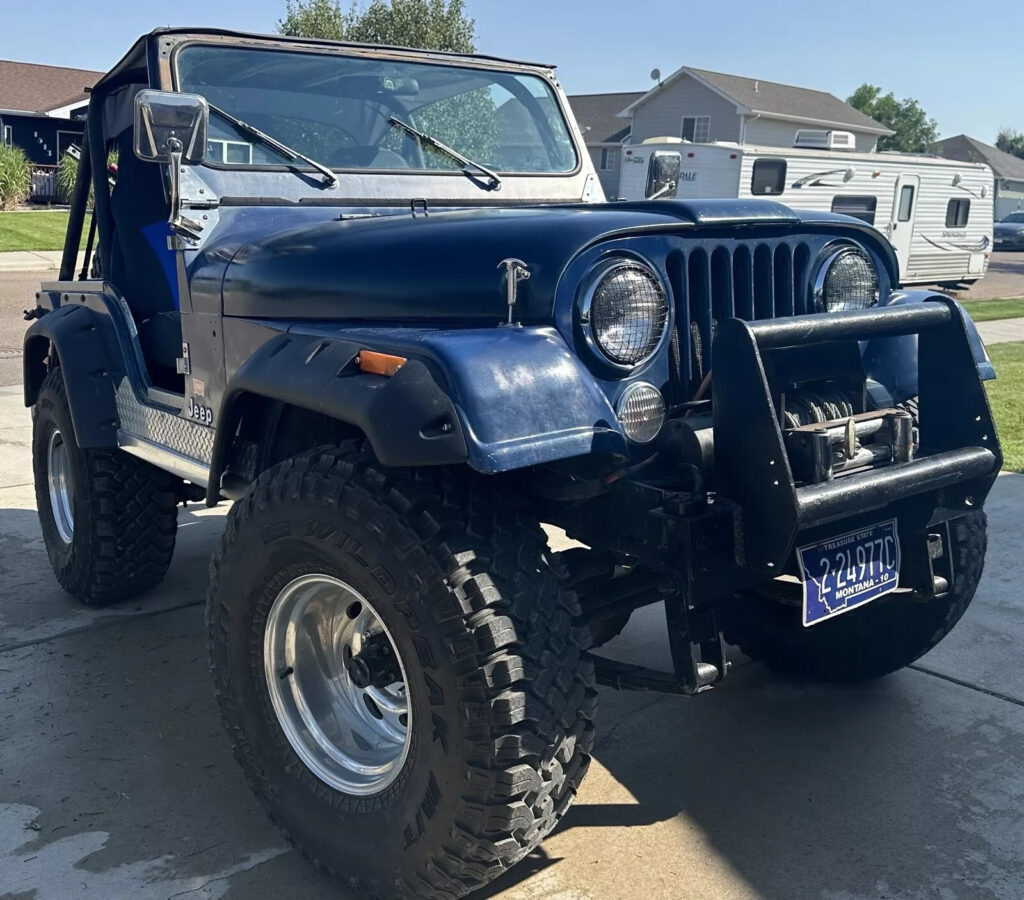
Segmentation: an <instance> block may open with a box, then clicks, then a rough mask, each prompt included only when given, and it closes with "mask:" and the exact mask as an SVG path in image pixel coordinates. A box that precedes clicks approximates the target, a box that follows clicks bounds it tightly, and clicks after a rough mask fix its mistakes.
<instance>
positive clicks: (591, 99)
mask: <svg viewBox="0 0 1024 900" xmlns="http://www.w3.org/2000/svg"><path fill="white" fill-rule="evenodd" d="M642 96H643V91H633V92H630V93H620V94H576V95H575V96H573V97H570V98H569V106H571V107H572V114H573V115H574V116H575V117H576V121H577V122H578V123H579V126H580V130H581V131H582V132H583V140H584V141H586V143H588V144H621V143H622V142H623V141H625V140H626V138H628V137H629V120H628V119H620V118H618V114H619V113H620V112H621V111H622V110H623V109H625V108H626V107H627V106H629V105H630V104H631V103H633V102H634V101H636V100H639V99H640V98H641V97H642Z"/></svg>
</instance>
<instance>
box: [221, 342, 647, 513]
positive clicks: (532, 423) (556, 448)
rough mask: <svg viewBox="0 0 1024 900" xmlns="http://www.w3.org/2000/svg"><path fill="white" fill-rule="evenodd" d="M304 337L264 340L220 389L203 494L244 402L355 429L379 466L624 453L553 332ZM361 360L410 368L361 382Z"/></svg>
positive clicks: (608, 411)
mask: <svg viewBox="0 0 1024 900" xmlns="http://www.w3.org/2000/svg"><path fill="white" fill-rule="evenodd" d="M293 328H294V326H293ZM302 329H303V330H302V331H301V332H298V331H296V330H293V331H290V332H289V333H287V334H283V335H279V336H277V337H275V338H273V339H272V340H270V341H268V342H267V343H266V344H264V345H263V346H262V347H261V348H260V349H259V350H258V351H257V352H256V353H254V354H253V356H252V357H250V358H249V359H248V360H247V361H246V362H245V363H244V364H243V366H242V367H241V368H240V369H239V370H238V372H237V373H236V375H235V376H234V377H233V378H232V379H231V381H230V382H229V384H228V388H227V392H226V394H225V399H224V404H223V407H222V411H221V414H220V416H219V424H218V426H217V436H216V438H215V441H214V449H213V462H212V466H211V472H210V485H211V486H212V485H219V484H220V479H221V476H222V475H223V473H224V469H225V468H226V465H227V460H228V455H229V453H230V450H231V444H232V442H233V439H234V435H235V433H236V430H237V427H238V422H239V419H240V417H241V416H242V415H243V411H244V398H245V396H246V395H255V396H259V397H266V398H269V399H272V400H278V401H280V402H283V403H288V404H291V405H294V406H298V407H301V408H304V409H310V410H312V411H314V412H319V413H322V414H324V415H328V416H331V417H332V418H335V419H338V420H339V421H342V422H347V423H350V424H352V425H355V426H357V427H358V428H359V429H360V430H362V431H363V433H365V434H366V437H367V439H368V440H369V441H370V444H371V446H372V447H373V450H374V453H376V455H377V457H378V459H380V461H381V463H383V464H384V465H387V466H422V465H445V464H457V463H468V464H469V465H470V466H471V467H472V468H474V469H476V470H477V471H479V472H482V473H485V474H497V473H500V472H506V471H510V470H513V469H521V468H524V467H526V466H531V465H538V464H540V463H544V462H550V461H553V460H556V459H565V458H568V457H570V456H579V455H584V454H587V453H592V452H601V451H604V452H614V453H621V454H623V455H625V454H626V453H627V452H628V449H627V444H626V438H625V435H624V433H623V432H622V427H621V426H620V425H619V423H618V420H617V418H616V416H615V414H614V411H613V410H612V407H611V403H610V402H609V400H608V398H607V397H606V396H605V394H604V393H603V391H602V390H601V388H600V386H599V385H598V384H597V383H596V382H595V380H594V378H593V376H592V375H591V374H590V373H589V372H588V371H587V369H586V368H585V367H584V366H583V364H582V363H581V362H580V361H579V360H578V359H577V358H576V357H575V356H574V355H573V354H572V353H571V352H570V350H569V348H568V347H567V346H566V344H565V342H564V341H563V340H562V338H561V336H560V335H559V334H558V332H557V331H556V330H555V329H554V328H551V327H548V326H536V327H522V328H495V327H490V328H479V329H476V328H472V329H457V330H456V329H453V330H430V331H428V330H422V329H412V328H400V329H399V328H373V327H350V328H344V327H340V328H339V327H336V326H332V325H328V324H324V325H319V326H314V325H303V326H302ZM361 349H372V350H380V351H383V352H386V353H392V354H397V355H401V356H404V357H406V358H407V359H408V360H409V362H407V363H406V364H405V365H403V366H402V367H401V368H400V369H399V370H398V372H397V373H396V374H395V375H394V376H393V377H391V378H385V377H383V376H378V375H367V374H364V373H362V372H360V370H359V368H358V365H357V363H356V362H355V360H356V357H357V355H358V354H359V351H360V350H361ZM210 498H212V499H213V500H214V501H215V499H216V498H215V497H214V495H213V488H212V487H211V493H210Z"/></svg>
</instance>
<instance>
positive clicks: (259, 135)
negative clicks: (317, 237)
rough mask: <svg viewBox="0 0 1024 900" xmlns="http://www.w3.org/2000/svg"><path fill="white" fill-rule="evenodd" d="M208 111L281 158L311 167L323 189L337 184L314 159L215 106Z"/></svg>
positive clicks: (330, 173)
mask: <svg viewBox="0 0 1024 900" xmlns="http://www.w3.org/2000/svg"><path fill="white" fill-rule="evenodd" d="M210 109H211V110H213V111H214V112H215V113H216V114H217V115H218V116H220V117H221V118H222V119H227V121H229V122H230V123H231V124H232V125H234V126H235V128H237V129H238V130H239V131H244V132H245V133H246V134H248V135H250V136H252V137H254V138H256V139H257V140H258V141H262V142H263V143H264V144H266V145H267V146H268V147H271V148H272V149H274V150H276V151H277V152H278V153H280V154H281V155H282V156H286V157H288V159H291V160H295V159H301V160H302V161H303V162H304V163H306V165H308V166H312V167H313V168H314V169H316V170H317V171H318V172H319V173H320V174H321V175H323V176H324V187H334V186H335V185H336V184H337V183H338V176H337V175H335V174H334V172H332V171H331V170H330V169H329V168H328V167H327V166H325V165H324V164H323V163H319V162H317V161H316V160H315V159H311V158H310V157H308V156H306V155H305V154H302V153H299V151H298V150H295V149H294V148H292V147H289V146H288V145H287V144H282V143H281V142H280V141H279V140H278V139H277V138H274V137H271V136H270V135H269V134H267V133H266V132H265V131H260V130H259V129H258V128H257V127H256V126H255V125H250V124H249V123H248V122H243V121H242V120H241V119H239V118H236V117H235V116H233V115H231V113H229V112H225V111H224V110H223V109H220V108H219V107H217V106H214V105H213V104H212V103H211V104H210Z"/></svg>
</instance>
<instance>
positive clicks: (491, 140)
mask: <svg viewBox="0 0 1024 900" xmlns="http://www.w3.org/2000/svg"><path fill="white" fill-rule="evenodd" d="M474 27H475V26H474V22H473V20H472V19H470V18H467V16H466V14H465V9H464V6H463V0H370V2H369V4H368V5H367V6H365V8H363V9H359V8H358V7H357V6H356V5H355V3H354V2H353V5H352V7H351V8H350V9H349V11H348V12H342V10H341V6H340V0H287V6H286V13H285V17H284V18H283V19H282V20H281V21H280V22H278V25H277V28H278V31H279V32H280V33H281V34H284V35H289V36H292V37H315V38H323V39H325V40H334V41H354V42H356V43H362V44H390V45H392V46H401V47H417V48H422V49H426V50H441V51H445V52H449V53H472V52H473V50H474V49H475V47H474V44H473V32H474ZM496 117H497V110H496V109H495V105H494V100H493V99H492V97H491V94H490V92H489V91H488V89H487V88H479V89H477V90H472V91H467V92H466V93H464V94H459V95H457V96H453V97H450V98H448V99H444V100H438V101H435V102H433V103H430V104H428V105H427V106H425V107H420V108H418V109H417V111H416V124H417V125H418V126H419V127H420V128H422V129H423V130H424V131H426V132H428V133H429V134H431V135H433V136H434V137H436V138H438V139H439V140H441V141H443V142H444V143H446V144H449V145H451V146H454V147H456V148H457V149H458V150H460V151H461V152H462V153H465V154H468V155H469V156H470V157H472V158H473V159H478V160H486V159H488V158H489V157H490V155H491V153H492V151H493V149H494V146H495V142H496V138H497V118H496ZM404 140H408V138H407V137H405V136H404V135H403V134H402V133H401V132H399V131H392V132H391V133H390V134H389V135H387V136H386V137H385V138H384V139H383V140H382V141H381V142H380V146H381V147H382V148H384V149H388V150H399V149H400V147H401V145H402V141H404ZM423 152H424V156H425V159H426V165H427V167H428V168H443V169H450V168H451V166H452V161H451V160H450V159H449V158H448V157H447V156H445V155H444V154H439V153H438V152H437V151H435V150H434V149H433V148H431V147H429V146H428V147H424V148H423Z"/></svg>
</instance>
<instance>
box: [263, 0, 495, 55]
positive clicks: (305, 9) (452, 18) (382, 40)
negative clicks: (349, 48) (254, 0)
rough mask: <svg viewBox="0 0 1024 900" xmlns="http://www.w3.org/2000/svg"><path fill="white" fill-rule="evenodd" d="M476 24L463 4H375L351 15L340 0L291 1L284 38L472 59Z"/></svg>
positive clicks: (373, 0) (443, 0)
mask: <svg viewBox="0 0 1024 900" xmlns="http://www.w3.org/2000/svg"><path fill="white" fill-rule="evenodd" d="M474 27H475V26H474V22H473V20H472V19H470V18H468V17H467V16H466V13H465V9H464V5H463V0H370V3H369V4H368V5H367V6H366V7H365V8H363V9H360V8H358V7H357V6H356V5H355V4H354V3H353V5H352V7H351V8H350V9H349V10H348V12H343V11H342V9H341V4H340V0H287V6H286V8H285V17H284V18H283V19H282V20H281V21H280V22H278V25H277V29H278V31H279V32H280V33H281V34H285V35H289V36H292V37H313V38H324V39H327V40H334V41H356V42H358V43H365V44H392V45H398V46H403V47H420V48H423V49H426V50H443V51H448V52H452V53H472V52H473V50H474V49H475V48H474V44H473V37H474V34H473V33H474Z"/></svg>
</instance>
